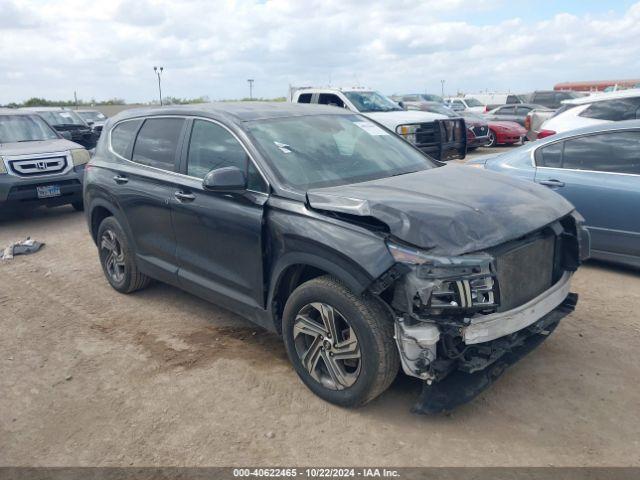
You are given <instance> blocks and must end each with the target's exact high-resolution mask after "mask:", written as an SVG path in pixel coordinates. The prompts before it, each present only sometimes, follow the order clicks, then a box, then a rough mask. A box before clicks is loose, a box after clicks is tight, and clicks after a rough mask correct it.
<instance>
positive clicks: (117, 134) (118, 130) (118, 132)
mask: <svg viewBox="0 0 640 480" xmlns="http://www.w3.org/2000/svg"><path fill="white" fill-rule="evenodd" d="M141 123H142V120H127V121H126V122H120V123H119V124H117V125H116V126H115V127H113V129H112V130H111V149H112V150H113V151H114V152H115V153H117V154H118V155H120V156H121V157H124V158H126V159H127V160H131V148H132V147H133V141H134V140H135V138H136V133H137V132H138V129H139V128H140V124H141Z"/></svg>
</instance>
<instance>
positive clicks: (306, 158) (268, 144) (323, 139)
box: [248, 115, 435, 191]
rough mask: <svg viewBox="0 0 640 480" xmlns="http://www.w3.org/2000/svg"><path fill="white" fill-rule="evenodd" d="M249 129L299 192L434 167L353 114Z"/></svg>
mask: <svg viewBox="0 0 640 480" xmlns="http://www.w3.org/2000/svg"><path fill="white" fill-rule="evenodd" d="M248 130H249V133H250V134H251V135H252V136H253V138H254V139H255V143H256V144H257V146H258V147H259V148H260V150H262V152H263V154H264V156H265V158H266V160H267V161H268V162H269V164H270V166H271V168H272V169H273V171H274V172H275V173H276V175H277V176H278V177H279V179H280V180H281V181H282V182H283V183H284V184H286V185H288V186H290V187H292V188H294V189H297V190H301V191H306V190H308V189H310V188H315V187H326V186H334V185H345V184H349V183H357V182H364V181H368V180H375V179H378V178H385V177H390V176H394V175H402V174H405V173H410V172H416V171H420V170H426V169H429V168H433V167H435V164H434V163H433V162H431V161H430V160H429V159H428V158H427V157H426V156H424V155H423V154H422V153H420V152H419V151H417V150H416V149H414V148H413V147H411V146H410V145H409V144H408V143H407V142H406V141H404V140H402V139H401V138H400V137H398V136H396V135H393V134H390V133H389V132H387V131H386V130H384V129H382V128H380V127H378V126H377V125H376V124H374V123H373V122H370V121H369V120H367V119H365V118H363V117H361V116H358V115H312V116H311V115H309V116H304V117H296V118H278V119H268V120H256V121H253V122H249V123H248Z"/></svg>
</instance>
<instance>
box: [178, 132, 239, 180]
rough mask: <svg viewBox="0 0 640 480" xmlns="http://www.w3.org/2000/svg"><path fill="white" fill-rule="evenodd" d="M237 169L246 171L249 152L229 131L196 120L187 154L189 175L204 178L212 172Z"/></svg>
mask: <svg viewBox="0 0 640 480" xmlns="http://www.w3.org/2000/svg"><path fill="white" fill-rule="evenodd" d="M223 167H237V168H239V169H240V170H242V171H245V169H246V167H247V152H245V150H244V148H242V145H240V143H239V142H238V140H236V138H235V137H234V136H233V135H232V134H231V133H229V131H228V130H226V129H225V128H223V127H221V126H220V125H218V124H216V123H213V122H207V121H205V120H194V122H193V128H192V130H191V140H190V141H189V152H188V154H187V174H188V175H190V176H192V177H197V178H204V177H205V175H206V174H207V173H209V172H210V171H211V170H215V169H218V168H223Z"/></svg>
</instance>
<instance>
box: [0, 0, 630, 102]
mask: <svg viewBox="0 0 640 480" xmlns="http://www.w3.org/2000/svg"><path fill="white" fill-rule="evenodd" d="M638 45H640V1H638V2H633V1H624V0H617V1H604V0H598V1H591V0H583V1H580V0H573V1H568V0H557V1H543V0H537V1H534V0H530V1H521V0H473V1H469V0H393V1H373V0H266V1H264V0H262V1H260V0H236V1H232V0H227V1H217V0H181V1H170V0H112V1H108V2H107V1H96V0H94V1H86V2H85V1H80V0H64V1H62V0H0V104H2V103H8V102H12V101H22V100H25V99H27V98H29V97H32V96H39V97H46V98H51V99H70V98H73V91H74V90H76V91H77V92H78V97H80V98H82V99H87V100H88V99H90V98H96V99H107V98H112V97H119V98H124V99H126V100H127V101H129V102H136V101H149V100H153V99H154V98H155V97H156V96H157V90H156V89H157V84H156V83H155V81H156V79H155V77H154V73H153V66H154V65H163V66H164V67H165V74H164V76H163V89H164V92H163V93H164V94H165V95H170V96H176V97H196V96H201V95H207V96H209V97H210V98H211V99H214V100H215V99H224V98H241V97H243V96H248V86H247V82H246V79H248V78H254V79H255V89H254V95H256V96H261V97H275V96H283V95H285V94H286V92H287V90H288V86H289V85H290V84H292V85H328V84H331V85H344V86H351V85H363V86H369V87H373V88H375V89H378V90H381V91H383V92H385V93H387V94H392V93H400V92H409V91H411V92H413V91H430V92H434V93H437V92H439V91H440V87H441V84H440V80H441V79H444V80H445V81H446V83H445V93H451V94H452V93H455V92H456V91H459V90H460V91H466V92H477V91H480V90H485V89H489V90H495V91H515V92H526V91H531V90H533V89H536V88H537V89H543V88H551V87H552V86H553V85H554V84H555V83H557V82H560V81H567V80H595V79H609V78H638V77H640V55H639V54H638Z"/></svg>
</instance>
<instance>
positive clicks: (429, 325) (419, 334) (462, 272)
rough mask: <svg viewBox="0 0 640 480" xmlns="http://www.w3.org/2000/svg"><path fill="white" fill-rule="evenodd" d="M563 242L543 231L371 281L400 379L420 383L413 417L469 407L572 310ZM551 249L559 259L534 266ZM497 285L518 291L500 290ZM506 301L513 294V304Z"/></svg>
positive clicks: (396, 269) (573, 300) (574, 297)
mask: <svg viewBox="0 0 640 480" xmlns="http://www.w3.org/2000/svg"><path fill="white" fill-rule="evenodd" d="M567 242H568V241H567V239H566V238H564V237H563V235H562V234H560V232H557V233H555V234H551V233H550V232H549V231H546V232H543V233H541V234H536V235H532V236H531V237H530V238H527V239H523V240H521V241H518V242H514V243H513V244H509V245H507V246H506V247H507V248H502V247H500V248H499V249H496V250H490V251H487V252H479V253H475V254H470V255H467V256H459V257H430V259H429V261H428V262H426V263H425V264H419V265H411V266H407V265H401V266H400V265H399V264H396V267H394V268H392V269H390V270H389V271H388V272H387V273H386V274H384V275H382V276H381V277H380V278H379V279H378V280H377V281H376V282H374V283H373V285H372V287H371V291H372V293H374V294H376V295H378V296H380V297H381V298H382V299H383V300H385V302H386V303H387V305H389V307H390V310H391V311H392V312H393V315H394V339H395V342H396V344H397V348H398V352H399V355H400V360H401V365H402V369H403V371H404V373H405V374H407V375H409V376H413V377H416V378H419V379H421V380H423V381H424V386H423V391H422V394H421V395H420V397H419V399H418V401H417V403H416V404H415V405H414V407H413V409H412V411H413V412H415V413H420V414H434V413H440V412H445V411H448V410H451V409H453V408H455V407H457V406H459V405H462V404H464V403H467V402H469V401H470V400H472V399H473V398H475V397H476V396H477V395H478V394H480V393H481V392H482V391H483V390H485V389H486V388H488V387H489V386H490V385H491V384H492V383H493V382H494V381H495V380H496V379H497V378H498V377H500V375H501V374H502V373H503V372H504V371H505V370H506V368H508V367H509V366H510V365H513V364H514V363H516V362H517V361H518V360H520V359H521V358H522V357H524V356H525V355H526V354H527V353H529V352H530V351H532V350H534V349H535V348H536V347H537V346H538V345H539V344H541V343H542V342H543V341H544V340H545V339H546V338H547V337H548V336H549V335H550V334H551V332H553V331H554V330H555V328H556V327H557V325H558V323H559V321H560V320H561V319H562V318H563V317H565V316H566V315H568V314H569V313H571V312H572V311H573V310H574V308H575V305H576V303H577V295H576V294H574V293H570V290H569V289H570V280H571V277H572V272H573V271H575V269H576V268H577V266H578V264H579V261H580V260H579V259H577V258H575V255H568V254H567V253H566V252H565V250H567V245H568V243H567ZM570 244H571V245H572V246H575V245H576V244H577V242H576V241H575V240H571V242H570ZM553 245H555V247H553ZM550 248H553V249H555V251H556V252H557V254H556V255H555V256H554V255H553V254H551V257H553V259H549V260H548V265H547V266H546V267H544V266H541V267H536V264H537V263H538V264H539V263H545V262H544V261H542V262H541V261H540V257H539V255H538V254H539V253H542V254H544V255H546V256H547V257H549V255H548V252H549V249H550ZM570 250H575V249H570ZM514 252H515V253H514ZM558 252H559V253H558ZM545 258H546V257H545ZM567 259H570V260H571V262H568V261H567ZM523 262H524V263H523ZM516 267H517V268H516ZM529 267H530V268H529ZM500 269H502V270H500ZM523 271H524V272H526V273H525V276H524V277H523V276H522V275H520V272H523ZM527 275H531V280H530V281H528V280H527V279H529V278H530V277H528V276H527ZM545 275H546V276H547V277H546V278H547V280H546V281H543V282H542V283H540V282H538V284H537V286H536V288H538V289H537V290H536V289H535V288H533V287H532V285H535V284H536V278H538V277H540V278H542V277H544V276H545ZM525 283H530V284H531V285H525ZM501 284H502V285H503V286H504V285H508V284H515V285H519V286H520V287H519V290H514V289H513V288H504V289H503V290H504V291H503V292H501V290H500V285H501ZM523 291H524V292H525V294H524V296H523ZM514 292H515V293H514ZM508 295H517V298H518V300H517V302H516V301H514V300H513V297H510V298H509V297H508ZM527 295H528V296H527Z"/></svg>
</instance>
